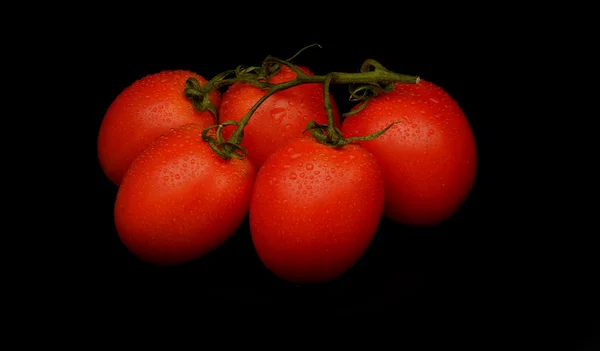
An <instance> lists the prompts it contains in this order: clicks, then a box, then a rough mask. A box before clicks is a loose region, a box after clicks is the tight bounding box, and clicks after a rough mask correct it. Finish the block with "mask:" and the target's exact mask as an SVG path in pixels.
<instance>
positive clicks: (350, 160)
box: [250, 136, 384, 283]
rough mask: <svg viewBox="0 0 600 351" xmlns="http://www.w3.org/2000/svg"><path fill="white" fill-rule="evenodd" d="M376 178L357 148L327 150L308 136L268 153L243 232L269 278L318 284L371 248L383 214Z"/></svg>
mask: <svg viewBox="0 0 600 351" xmlns="http://www.w3.org/2000/svg"><path fill="white" fill-rule="evenodd" d="M383 204H384V185H383V178H382V175H381V172H380V170H379V167H378V165H377V162H376V160H375V157H373V155H372V154H371V153H369V152H368V151H366V150H365V149H364V148H362V147H361V146H359V145H352V144H349V145H346V146H344V147H342V148H338V149H334V148H331V147H329V146H326V145H323V144H320V143H318V142H317V141H316V140H315V139H313V137H312V136H303V137H300V138H295V139H293V140H292V141H290V142H289V143H287V144H285V145H284V146H282V147H281V148H280V149H278V150H277V151H275V152H274V153H273V154H272V155H271V156H270V157H269V158H268V159H267V160H266V161H265V163H264V164H263V166H262V168H261V169H260V170H259V172H258V175H257V177H256V182H255V184H254V189H253V191H252V198H251V201H250V232H251V236H252V241H253V243H254V246H255V249H256V252H257V254H258V256H259V257H260V259H261V261H262V262H263V263H264V265H265V266H266V267H267V268H268V269H269V270H270V271H271V272H273V273H274V274H275V275H276V276H278V277H280V278H282V279H285V280H288V281H291V282H294V283H323V282H327V281H330V280H333V279H335V278H336V277H338V276H340V275H342V274H343V273H345V272H346V271H348V270H349V269H350V268H351V267H352V266H353V265H354V264H355V263H356V262H357V261H358V259H359V258H360V257H361V256H362V254H363V253H364V252H365V250H366V249H367V247H368V246H369V244H370V243H371V241H372V239H373V237H374V235H375V232H376V231H377V227H378V225H379V221H380V219H381V216H382V212H383Z"/></svg>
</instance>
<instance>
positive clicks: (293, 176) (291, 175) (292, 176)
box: [290, 172, 298, 180]
mask: <svg viewBox="0 0 600 351" xmlns="http://www.w3.org/2000/svg"><path fill="white" fill-rule="evenodd" d="M296 178H298V175H297V174H296V173H295V172H291V173H290V179H291V180H294V179H296Z"/></svg>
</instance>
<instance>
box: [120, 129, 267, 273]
mask: <svg viewBox="0 0 600 351" xmlns="http://www.w3.org/2000/svg"><path fill="white" fill-rule="evenodd" d="M203 128H204V127H201V126H199V125H184V126H180V127H178V128H176V129H173V130H171V131H170V132H167V133H165V134H164V135H162V136H161V137H160V138H158V139H156V140H155V141H154V142H152V143H151V144H150V145H149V146H148V147H147V148H146V149H144V151H143V152H142V153H141V154H140V155H139V156H138V157H137V158H136V159H135V160H134V161H133V163H132V164H131V167H130V168H129V170H128V171H127V173H126V174H125V176H124V178H123V182H122V183H121V186H120V187H119V190H118V192H117V199H116V203H115V212H114V216H115V224H116V228H117V232H118V234H119V236H120V238H121V240H122V242H123V244H124V245H125V246H126V247H127V248H128V249H129V250H130V251H131V252H132V253H133V254H134V255H135V256H137V257H138V258H140V259H141V260H143V261H146V262H148V263H152V264H157V265H176V264H180V263H184V262H187V261H191V260H194V259H196V258H199V257H201V256H203V255H205V254H206V253H208V252H210V251H212V250H214V249H215V248H216V247H218V246H219V245H221V244H222V243H223V242H224V241H225V240H226V239H227V238H229V237H230V236H231V235H232V234H233V233H234V232H235V231H236V230H237V228H238V227H239V226H240V225H241V223H242V221H243V220H244V218H245V217H246V215H247V213H248V206H249V203H250V195H251V192H252V184H253V183H254V178H255V171H254V168H253V166H252V164H251V163H250V161H248V160H247V159H243V160H239V159H235V158H232V159H231V160H229V161H225V160H223V159H222V158H220V157H219V156H218V155H217V154H215V153H214V151H213V150H212V149H211V148H210V146H209V145H208V144H207V143H206V142H204V141H203V140H202V139H201V136H200V133H201V132H202V129H203Z"/></svg>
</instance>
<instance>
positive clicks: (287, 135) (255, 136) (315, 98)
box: [219, 66, 340, 169]
mask: <svg viewBox="0 0 600 351" xmlns="http://www.w3.org/2000/svg"><path fill="white" fill-rule="evenodd" d="M299 68H300V69H301V70H302V71H303V72H304V73H306V74H308V75H313V73H312V72H311V71H310V70H309V69H308V68H306V67H303V66H299ZM295 78H296V74H295V73H294V72H293V71H292V70H291V69H290V68H289V67H287V66H283V67H281V70H280V71H279V72H278V73H277V74H276V75H274V76H273V77H272V78H271V80H270V82H271V83H274V84H278V83H283V82H287V81H290V80H293V79H295ZM266 93H267V91H266V90H260V89H259V88H257V87H255V86H253V85H251V84H248V83H234V84H232V85H231V86H229V88H228V89H227V90H226V91H225V92H224V93H223V100H222V104H221V108H220V110H219V121H220V122H224V121H227V120H234V121H238V122H239V121H240V120H241V119H242V118H243V117H244V115H245V114H246V113H247V112H248V111H249V110H250V109H251V108H252V106H254V104H255V103H256V102H257V101H258V100H259V99H260V98H261V97H263V96H264V95H265V94H266ZM330 97H331V94H330ZM331 104H332V110H333V118H334V123H335V125H336V126H338V127H339V126H340V113H339V110H338V107H337V105H336V103H335V101H334V99H333V97H331ZM311 120H314V121H316V122H317V123H320V124H327V114H326V112H325V105H324V91H323V84H320V83H310V84H302V85H299V86H296V87H293V88H289V89H287V90H282V91H279V92H277V93H275V94H273V95H272V96H270V97H269V98H268V99H266V100H265V101H264V102H263V103H262V104H261V105H260V106H259V107H258V109H257V110H256V111H255V112H254V114H252V117H251V118H250V122H249V123H248V125H247V126H246V128H244V139H243V140H242V143H241V146H243V147H244V148H246V150H248V158H250V161H252V163H253V164H254V165H255V167H256V169H259V168H260V166H261V165H262V164H263V163H264V162H265V160H266V159H267V157H268V156H269V155H270V154H271V153H273V152H274V151H275V150H276V149H277V148H278V147H280V146H281V145H282V144H284V143H285V142H287V141H288V140H289V139H291V138H295V137H299V136H300V135H301V134H302V132H303V131H304V130H306V126H307V124H308V122H310V121H311ZM234 130H235V127H234V126H228V127H225V128H224V129H223V136H224V137H225V138H229V136H231V134H232V133H233V131H234Z"/></svg>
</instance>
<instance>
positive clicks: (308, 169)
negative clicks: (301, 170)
mask: <svg viewBox="0 0 600 351" xmlns="http://www.w3.org/2000/svg"><path fill="white" fill-rule="evenodd" d="M313 168H315V166H314V165H313V164H312V163H307V164H306V170H307V171H310V170H312V169H313Z"/></svg>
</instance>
